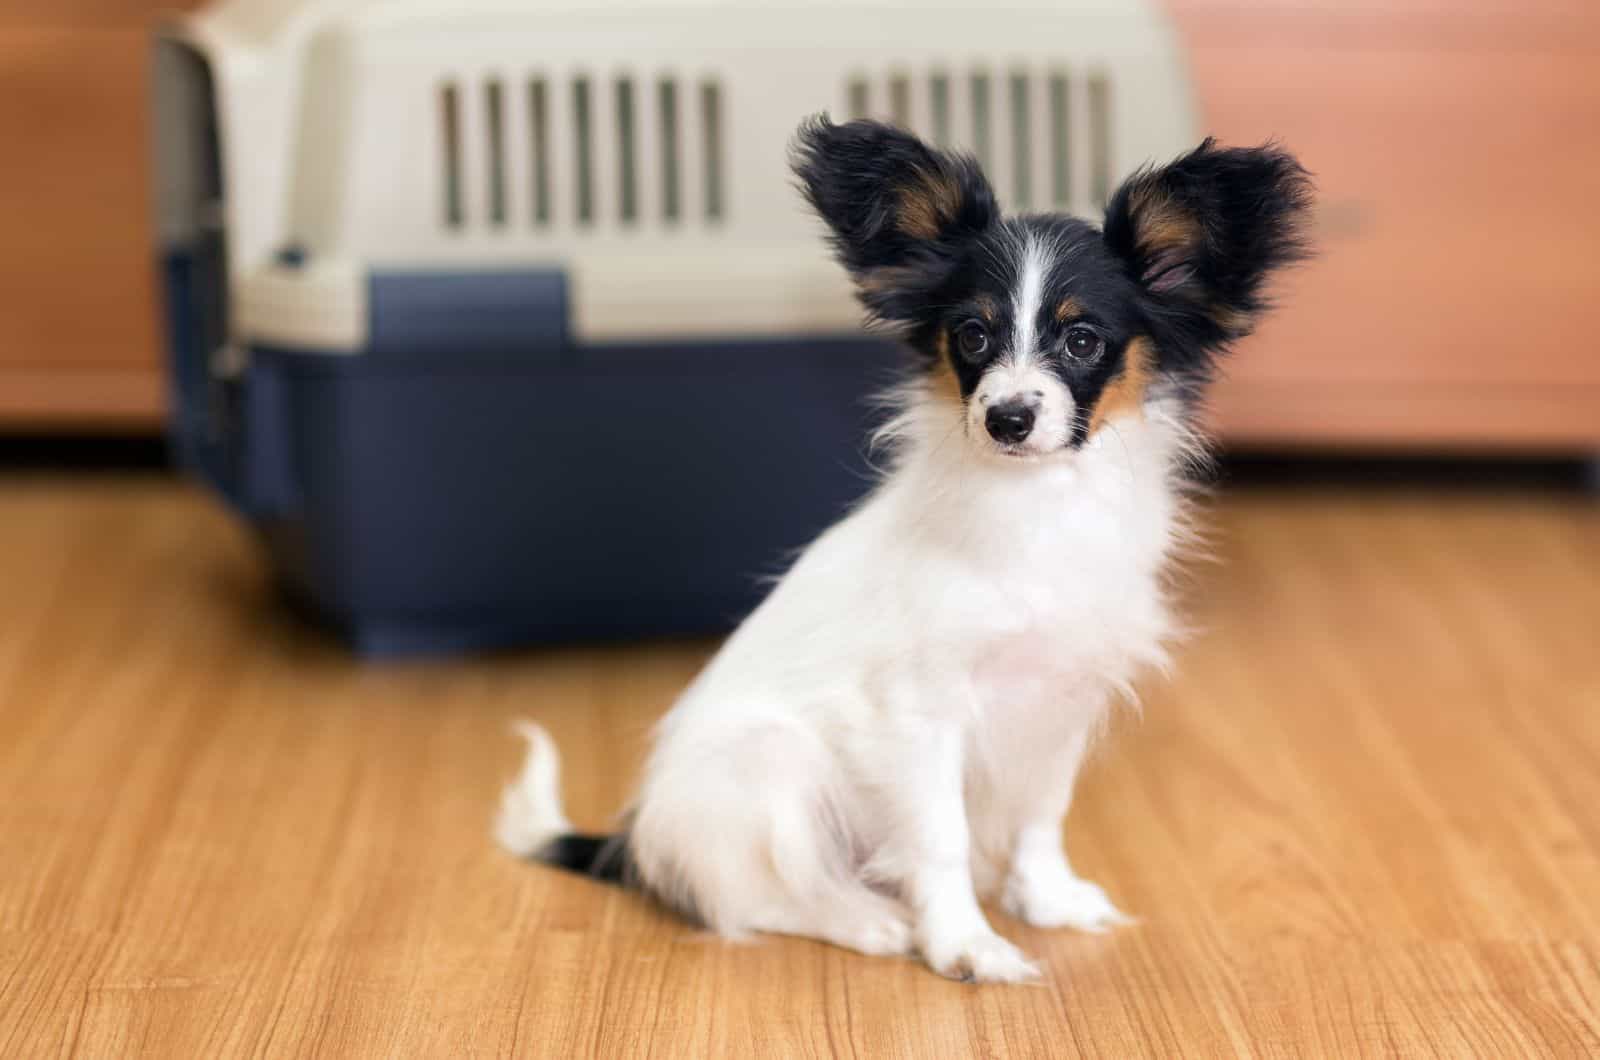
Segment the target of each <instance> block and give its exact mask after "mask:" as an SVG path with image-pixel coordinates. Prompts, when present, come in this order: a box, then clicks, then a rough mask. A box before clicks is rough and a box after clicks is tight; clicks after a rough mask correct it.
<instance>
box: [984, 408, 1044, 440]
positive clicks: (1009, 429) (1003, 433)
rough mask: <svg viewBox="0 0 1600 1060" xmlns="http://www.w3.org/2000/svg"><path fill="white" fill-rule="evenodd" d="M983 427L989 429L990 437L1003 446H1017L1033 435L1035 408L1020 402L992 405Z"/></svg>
mask: <svg viewBox="0 0 1600 1060" xmlns="http://www.w3.org/2000/svg"><path fill="white" fill-rule="evenodd" d="M983 425H984V426H985V427H987V428H989V437H991V438H993V439H994V440H995V441H997V442H999V443H1000V444H1001V445H1016V444H1017V443H1018V442H1020V441H1022V440H1023V439H1024V438H1026V437H1028V435H1029V434H1031V433H1033V408H1032V407H1031V406H1028V405H1024V404H1023V403H1022V402H1020V401H1008V402H1006V403H1005V404H1003V405H991V406H989V412H988V414H987V415H986V416H984V418H983Z"/></svg>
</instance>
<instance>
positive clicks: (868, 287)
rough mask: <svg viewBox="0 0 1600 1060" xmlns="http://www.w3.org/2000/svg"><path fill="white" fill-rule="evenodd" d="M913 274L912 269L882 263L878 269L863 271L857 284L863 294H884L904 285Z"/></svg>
mask: <svg viewBox="0 0 1600 1060" xmlns="http://www.w3.org/2000/svg"><path fill="white" fill-rule="evenodd" d="M912 275H913V273H912V271H911V270H909V269H905V268H900V267H897V266H894V265H882V266H879V267H878V268H876V269H871V270H869V271H867V272H863V273H862V274H861V275H860V277H858V278H857V280H856V285H857V286H858V287H860V288H861V292H862V293H863V294H883V293H885V292H887V291H892V290H894V289H895V288H896V287H903V286H905V285H906V283H907V282H908V281H909V280H910V278H911V276H912Z"/></svg>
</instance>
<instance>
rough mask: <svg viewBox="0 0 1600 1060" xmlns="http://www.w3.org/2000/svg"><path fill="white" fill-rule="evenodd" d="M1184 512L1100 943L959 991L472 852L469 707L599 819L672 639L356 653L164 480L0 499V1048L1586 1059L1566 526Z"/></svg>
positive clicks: (1511, 504) (1552, 513)
mask: <svg viewBox="0 0 1600 1060" xmlns="http://www.w3.org/2000/svg"><path fill="white" fill-rule="evenodd" d="M1213 522H1214V523H1215V524H1216V531H1217V532H1216V540H1217V547H1218V551H1219V553H1220V558H1221V559H1222V561H1223V562H1222V563H1221V564H1220V565H1203V566H1199V567H1197V568H1196V570H1195V574H1194V578H1193V583H1192V586H1191V589H1190V596H1191V599H1192V600H1193V607H1192V613H1193V614H1194V617H1195V618H1196V619H1197V622H1198V625H1199V627H1200V628H1201V629H1203V630H1204V631H1205V632H1204V633H1202V634H1201V635H1199V636H1198V637H1197V638H1196V639H1195V640H1194V641H1193V642H1192V643H1191V644H1189V645H1188V646H1187V647H1186V648H1185V649H1184V650H1182V651H1181V652H1180V656H1179V664H1178V668H1177V671H1176V677H1175V679H1174V680H1173V681H1172V682H1171V683H1170V684H1160V683H1158V684H1155V685H1153V686H1151V688H1150V690H1149V692H1148V694H1147V696H1146V702H1145V707H1144V715H1143V720H1142V721H1139V720H1135V719H1133V718H1132V717H1129V718H1127V719H1125V721H1124V723H1123V724H1121V725H1119V726H1118V729H1119V731H1118V732H1117V733H1116V734H1115V738H1114V740H1113V741H1112V742H1111V744H1110V746H1109V748H1108V749H1107V750H1106V751H1105V752H1104V754H1103V755H1102V756H1101V758H1100V760H1099V761H1098V762H1097V763H1096V764H1095V766H1094V767H1093V768H1092V769H1091V771H1090V773H1089V775H1088V776H1087V778H1086V781H1085V783H1084V784H1083V785H1082V789H1081V791H1080V794H1079V799H1078V806H1077V809H1076V810H1075V812H1074V815H1073V818H1072V821H1071V827H1070V828H1069V830H1068V834H1069V837H1070V846H1071V849H1072V854H1073V859H1074V861H1075V863H1076V864H1077V866H1078V867H1079V868H1080V869H1081V870H1082V871H1084V872H1085V873H1086V874H1087V875H1089V876H1090V877H1092V878H1094V879H1096V880H1098V881H1100V882H1101V883H1102V884H1104V885H1105V886H1106V887H1107V889H1108V890H1109V891H1110V892H1111V893H1112V895H1114V896H1115V897H1116V898H1117V899H1118V901H1119V902H1120V903H1121V904H1122V905H1123V906H1125V907H1126V908H1127V909H1128V910H1129V911H1131V912H1133V913H1135V914H1137V915H1138V916H1139V917H1140V923H1139V924H1138V925H1137V926H1135V927H1131V928H1127V929H1124V930H1120V931H1118V932H1115V933H1113V934H1109V935H1104V936H1087V935H1079V934H1073V933H1070V932H1065V933H1056V932H1042V931H1033V930H1027V929H1024V928H1022V927H1019V926H1018V925H1017V924H1016V923H1013V922H1011V921H1009V920H1006V919H1004V918H1000V917H999V916H998V914H996V915H997V921H996V922H997V926H998V927H999V928H1000V929H1001V930H1002V931H1003V932H1004V933H1006V934H1008V935H1011V936H1012V937H1014V938H1016V939H1017V940H1019V941H1020V943H1021V944H1022V945H1023V946H1025V947H1026V948H1027V949H1028V950H1029V951H1030V952H1032V953H1034V954H1037V955H1038V956H1039V957H1040V958H1041V960H1042V961H1043V963H1044V966H1045V968H1046V970H1047V979H1046V982H1045V985H1044V986H1042V987H983V988H974V987H968V986H962V985H959V984H955V983H950V982H946V981H944V980H942V979H939V978H937V977H936V976H934V975H933V974H932V973H930V972H928V971H926V970H925V969H923V968H921V967H919V966H918V965H916V964H913V963H910V962H909V961H892V960H874V959H868V958H865V957H859V956H855V955H852V954H848V953H845V952H843V951H841V950H837V949H832V948H829V947H825V946H822V945H819V944H816V943H811V942H803V941H797V940H784V939H770V940H764V941H760V942H757V943H754V944H751V945H747V946H727V945H723V944H720V943H717V942H713V941H708V940H706V939H703V938H702V937H700V936H698V935H697V934H696V933H695V932H694V931H693V930H691V929H689V928H687V927H685V926H684V925H683V924H681V923H679V922H677V921H675V920H672V919H670V918H668V917H666V916H664V915H663V914H661V913H659V912H657V911H656V910H655V909H653V908H652V907H651V906H649V905H648V904H647V903H645V902H643V901H642V900H640V899H639V898H637V897H636V896H633V895H630V894H626V893H623V892H620V891H617V890H614V889H610V888H607V887H604V886H600V885H598V884H594V883H592V882H590V881H586V880H582V879H576V878H573V877H569V876H565V875H562V874H559V873H557V872H555V871H553V870H548V869H544V868H541V867H536V866H532V865H528V864H523V863H520V862H517V861H515V860H513V859H511V858H509V857H507V856H505V855H503V854H501V853H500V852H499V851H497V850H496V849H494V847H493V846H492V845H491V842H490V840H489V835H488V825H489V820H490V816H491V813H492V810H493V807H494V804H495V800H496V797H497V792H498V788H499V785H500V784H501V783H502V781H503V780H505V779H507V778H508V777H509V776H510V774H511V772H512V771H513V769H514V766H515V763H516V760H517V757H518V754H519V749H518V747H517V745H516V743H515V742H514V740H513V738H512V736H511V734H510V731H509V726H510V722H511V720H512V719H513V718H516V717H518V716H523V715H530V716H534V717H537V718H539V719H540V720H542V721H543V722H545V723H546V724H547V725H548V726H549V727H550V728H551V730H552V731H553V732H554V734H555V736H556V737H557V739H558V740H559V742H560V744H561V747H562V749H563V751H564V752H565V755H566V790H567V796H568V802H569V809H570V811H571V813H572V815H573V816H574V817H575V819H576V820H577V821H578V822H580V823H581V824H585V825H589V826H602V825H604V823H605V822H606V820H607V818H608V815H610V814H611V813H612V812H614V811H615V810H616V809H617V808H618V806H619V805H620V803H621V801H622V800H623V799H624V797H625V793H626V790H627V785H628V784H629V782H630V780H631V777H632V774H633V771H634V768H635V766H636V764H637V761H638V758H639V754H640V751H641V748H642V746H643V740H644V735H645V731H646V729H647V727H648V726H649V724H650V723H651V722H652V721H653V720H654V719H655V718H656V717H657V716H658V715H659V714H660V712H661V711H662V710H663V709H664V708H665V707H666V706H667V704H668V703H669V702H670V701H671V699H672V698H673V696H674V695H676V694H677V693H678V691H679V690H680V689H682V688H683V686H684V685H685V683H686V682H687V681H688V680H689V679H690V678H691V676H692V675H693V674H694V672H695V670H696V668H697V667H698V666H699V665H700V663H701V661H702V660H703V659H704V658H705V656H706V653H707V651H708V650H709V648H708V646H707V645H703V644H697V643H691V644H679V645H657V646H652V647H638V648H618V649H582V650H567V651H547V652H540V653H531V654H527V655H521V656H513V657H505V658H497V659H489V660H482V661H478V662H471V663H460V664H440V665H432V666H399V667H394V668H388V669H378V668H366V667H362V666H359V665H357V664H354V663H352V662H351V661H350V660H349V659H347V658H346V657H345V656H344V655H342V654H340V653H339V652H338V651H337V650H336V649H334V648H333V647H331V646H330V645H329V644H328V643H327V642H325V641H323V640H321V639H319V638H318V637H317V636H316V635H314V634H312V633H309V632H307V631H306V630H305V629H303V628H302V627H300V626H298V625H297V624H294V623H292V622H290V621H288V620H286V619H285V618H284V617H283V616H282V615H280V614H279V613H278V612H277V611H276V610H275V609H273V608H272V607H271V606H269V604H268V601H267V592H266V587H265V585H264V584H263V580H264V578H263V571H262V570H261V568H260V566H259V563H258V558H257V553H256V550H255V549H253V548H252V547H251V546H250V543H249V542H248V541H247V540H245V539H244V537H243V535H242V534H240V533H239V532H238V531H237V530H236V529H235V528H234V527H233V525H232V524H231V523H229V522H228V521H226V520H225V519H224V518H223V516H222V515H221V514H220V513H219V512H218V511H217V510H216V508H215V507H214V506H213V505H211V504H209V503H207V502H205V501H203V500H202V499H200V498H199V497H197V496H196V495H194V494H193V493H191V492H189V491H187V490H184V489H181V488H178V487H175V486H172V485H169V484H167V483H165V482H163V481H160V480H158V479H145V480H137V479H133V480H130V479H113V478H104V479H98V480H88V481H82V480H79V481H56V480H51V479H18V478H15V477H12V478H0V555H4V556H6V557H7V562H6V572H7V573H6V588H5V592H3V593H0V631H3V635H0V837H3V853H0V1056H8V1057H9V1056H18V1057H24V1056H25V1057H42V1056H55V1055H68V1054H71V1055H84V1056H129V1057H132V1056H150V1057H169V1056H242V1055H267V1056H298V1055H310V1054H321V1055H330V1056H341V1057H361V1056H491V1055H493V1056H552V1057H557V1056H559V1057H571V1056H603V1057H625V1056H634V1055H644V1054H645V1053H646V1052H648V1053H649V1054H650V1055H653V1056H658V1057H672V1056H739V1057H758V1056H798V1055H804V1056H830V1055H832V1056H860V1057H891V1056H899V1057H956V1056H1006V1055H1012V1056H1031V1057H1039V1056H1050V1057H1072V1056H1111V1057H1127V1056H1180V1055H1181V1056H1193V1057H1200V1056H1221V1057H1234V1056H1317V1057H1354V1056H1377V1055H1384V1056H1417V1055H1437V1056H1451V1057H1454V1056H1468V1055H1477V1056H1495V1057H1522V1056H1572V1057H1577V1056H1585V1055H1589V1056H1592V1055H1596V1054H1597V1053H1600V905H1597V904H1596V902H1595V896H1596V895H1597V894H1600V711H1597V710H1596V709H1595V708H1596V705H1597V704H1600V656H1597V655H1596V653H1595V651H1594V630H1595V627H1596V623H1597V621H1600V509H1597V508H1596V507H1595V506H1594V505H1593V503H1592V502H1587V501H1584V500H1582V499H1578V498H1572V499H1559V498H1555V499H1552V498H1541V497H1538V496H1516V495H1512V496H1506V497H1487V498H1477V497H1472V496H1464V495H1461V494H1459V493H1456V494H1449V495H1442V496H1432V495H1427V494H1423V495H1414V494H1413V495H1400V494H1391V495H1388V496H1384V495H1373V494H1370V493H1367V494H1333V495H1311V494H1305V493H1297V494H1271V493H1254V494H1248V495H1242V496H1230V497H1226V498H1225V499H1224V500H1223V502H1222V503H1221V506H1220V509H1219V511H1218V512H1217V513H1216V516H1215V518H1214V519H1213ZM715 840H716V837H715V835H714V834H708V836H707V841H708V842H715Z"/></svg>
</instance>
